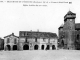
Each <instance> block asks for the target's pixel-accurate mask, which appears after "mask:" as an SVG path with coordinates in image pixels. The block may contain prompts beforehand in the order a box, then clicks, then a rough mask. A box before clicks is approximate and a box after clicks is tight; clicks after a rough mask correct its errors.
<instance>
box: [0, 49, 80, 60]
mask: <svg viewBox="0 0 80 60" xmlns="http://www.w3.org/2000/svg"><path fill="white" fill-rule="evenodd" d="M0 60H80V51H79V50H49V51H48V50H47V51H46V50H45V51H42V50H36V51H35V50H32V51H27V50H25V51H0Z"/></svg>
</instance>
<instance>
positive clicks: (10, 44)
mask: <svg viewBox="0 0 80 60" xmlns="http://www.w3.org/2000/svg"><path fill="white" fill-rule="evenodd" d="M18 40H19V37H18V36H15V35H14V33H12V34H10V35H8V36H5V37H4V50H18Z"/></svg>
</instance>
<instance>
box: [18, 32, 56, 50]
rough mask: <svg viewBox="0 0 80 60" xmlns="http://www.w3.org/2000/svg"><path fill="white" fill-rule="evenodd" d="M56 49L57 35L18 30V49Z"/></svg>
mask: <svg viewBox="0 0 80 60" xmlns="http://www.w3.org/2000/svg"><path fill="white" fill-rule="evenodd" d="M50 49H57V35H56V34H55V33H51V32H39V31H20V32H19V50H50Z"/></svg>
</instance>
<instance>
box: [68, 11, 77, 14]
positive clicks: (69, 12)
mask: <svg viewBox="0 0 80 60" xmlns="http://www.w3.org/2000/svg"><path fill="white" fill-rule="evenodd" d="M67 15H75V13H73V12H71V11H68V12H67Z"/></svg>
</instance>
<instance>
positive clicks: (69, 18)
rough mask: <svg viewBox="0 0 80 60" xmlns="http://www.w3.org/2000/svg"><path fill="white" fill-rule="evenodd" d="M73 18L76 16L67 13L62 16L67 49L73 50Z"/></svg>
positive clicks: (69, 12)
mask: <svg viewBox="0 0 80 60" xmlns="http://www.w3.org/2000/svg"><path fill="white" fill-rule="evenodd" d="M75 18H76V14H75V13H73V12H71V11H68V13H67V14H66V15H65V16H64V28H63V29H64V31H65V40H66V43H67V49H75Z"/></svg>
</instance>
